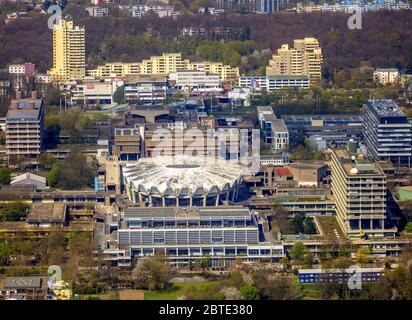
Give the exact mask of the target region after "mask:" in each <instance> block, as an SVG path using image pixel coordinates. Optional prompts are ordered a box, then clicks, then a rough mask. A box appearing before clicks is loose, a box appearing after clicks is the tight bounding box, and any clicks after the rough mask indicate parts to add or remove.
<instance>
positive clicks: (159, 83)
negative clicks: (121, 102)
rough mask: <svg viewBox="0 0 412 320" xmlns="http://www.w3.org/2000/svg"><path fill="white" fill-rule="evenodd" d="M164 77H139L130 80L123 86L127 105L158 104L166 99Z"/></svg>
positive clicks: (165, 80) (166, 85)
mask: <svg viewBox="0 0 412 320" xmlns="http://www.w3.org/2000/svg"><path fill="white" fill-rule="evenodd" d="M167 87H168V84H167V79H166V77H164V76H162V75H160V76H152V75H147V76H145V75H140V76H136V77H133V79H132V78H130V79H129V80H127V81H126V82H125V85H124V98H125V100H126V101H127V102H129V103H137V104H159V103H161V102H162V101H163V100H164V99H166V94H167Z"/></svg>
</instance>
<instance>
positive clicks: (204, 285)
mask: <svg viewBox="0 0 412 320" xmlns="http://www.w3.org/2000/svg"><path fill="white" fill-rule="evenodd" d="M218 283H219V281H207V282H175V283H173V285H172V286H171V287H170V288H169V289H168V290H166V291H146V292H145V294H144V299H145V300H177V299H179V298H180V297H182V296H183V295H184V294H185V292H186V291H187V290H188V289H189V288H190V287H192V286H195V287H196V288H197V289H198V290H199V291H202V292H207V291H209V290H210V288H212V287H213V286H215V285H216V284H218Z"/></svg>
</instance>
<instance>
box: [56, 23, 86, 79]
mask: <svg viewBox="0 0 412 320" xmlns="http://www.w3.org/2000/svg"><path fill="white" fill-rule="evenodd" d="M85 52H86V51H85V29H84V27H79V26H74V25H73V21H71V20H64V19H61V20H60V22H59V24H57V25H55V26H54V28H53V68H52V69H51V70H50V74H51V76H52V78H53V80H54V81H67V80H72V79H82V78H83V77H84V75H85V65H86V56H85Z"/></svg>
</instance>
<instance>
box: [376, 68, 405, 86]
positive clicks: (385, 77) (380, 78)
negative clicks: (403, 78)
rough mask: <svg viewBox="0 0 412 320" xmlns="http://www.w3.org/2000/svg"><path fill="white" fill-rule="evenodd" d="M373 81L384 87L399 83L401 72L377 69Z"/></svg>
mask: <svg viewBox="0 0 412 320" xmlns="http://www.w3.org/2000/svg"><path fill="white" fill-rule="evenodd" d="M373 81H375V82H376V83H379V84H382V85H387V84H394V83H398V82H399V71H398V69H376V70H375V71H374V72H373Z"/></svg>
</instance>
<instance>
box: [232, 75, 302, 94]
mask: <svg viewBox="0 0 412 320" xmlns="http://www.w3.org/2000/svg"><path fill="white" fill-rule="evenodd" d="M239 86H240V87H242V88H253V89H254V90H256V91H259V90H266V91H267V92H274V91H277V90H282V89H285V88H302V89H309V88H310V81H309V77H308V76H273V77H264V76H262V77H253V76H241V77H239Z"/></svg>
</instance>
